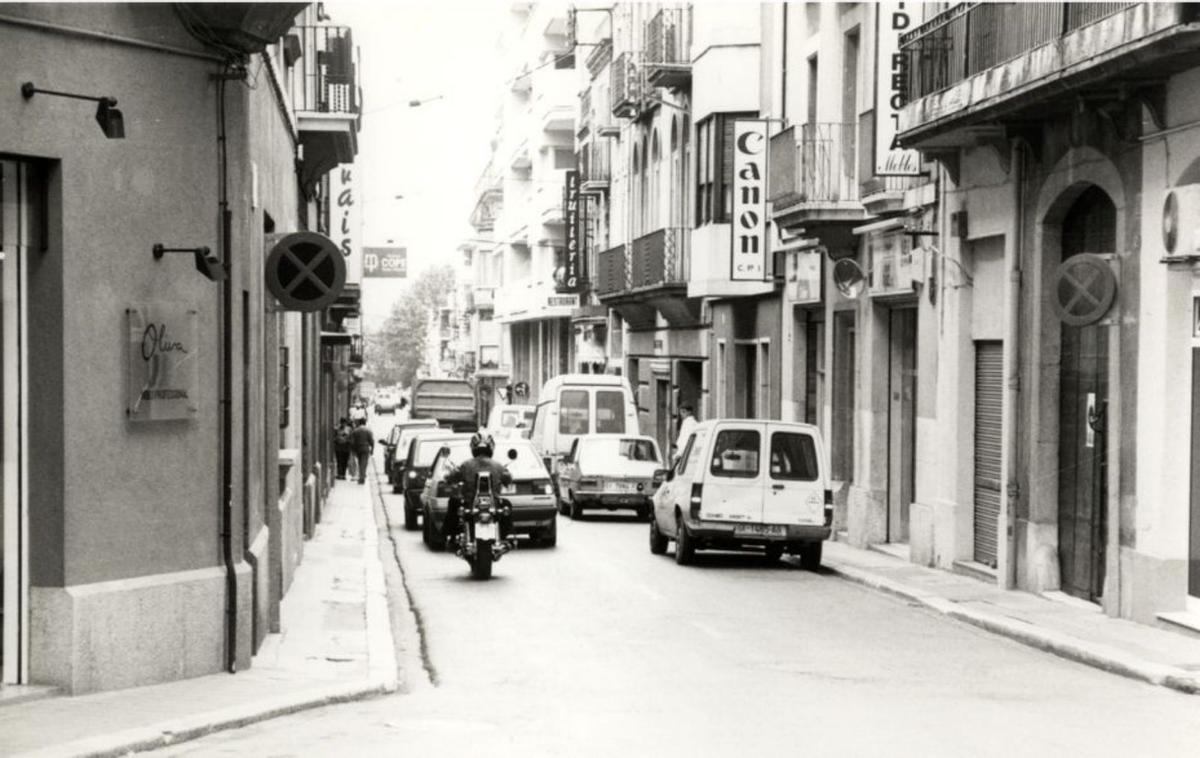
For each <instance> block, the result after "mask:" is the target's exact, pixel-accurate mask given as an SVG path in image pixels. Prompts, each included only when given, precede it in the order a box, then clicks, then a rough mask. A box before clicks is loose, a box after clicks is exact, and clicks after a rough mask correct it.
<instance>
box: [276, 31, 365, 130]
mask: <svg viewBox="0 0 1200 758" xmlns="http://www.w3.org/2000/svg"><path fill="white" fill-rule="evenodd" d="M295 31H296V33H297V34H298V35H299V36H300V45H301V49H302V50H303V51H304V54H303V55H302V56H301V57H300V60H299V64H300V68H301V74H302V75H301V76H298V77H296V79H295V81H294V82H293V84H292V92H291V95H292V105H293V107H294V108H295V109H296V111H297V112H313V113H334V114H336V113H344V114H347V115H355V116H357V115H358V113H359V109H360V107H361V102H360V101H361V95H360V92H359V85H358V50H357V48H355V47H354V37H353V35H352V33H351V31H350V28H349V27H347V26H299V27H295Z"/></svg>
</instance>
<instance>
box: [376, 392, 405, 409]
mask: <svg viewBox="0 0 1200 758" xmlns="http://www.w3.org/2000/svg"><path fill="white" fill-rule="evenodd" d="M373 402H374V404H375V415H379V414H380V413H395V412H396V407H397V406H399V405H400V398H399V397H398V396H397V395H396V393H394V392H392V391H391V390H380V391H378V392H376V393H375V400H374V401H373Z"/></svg>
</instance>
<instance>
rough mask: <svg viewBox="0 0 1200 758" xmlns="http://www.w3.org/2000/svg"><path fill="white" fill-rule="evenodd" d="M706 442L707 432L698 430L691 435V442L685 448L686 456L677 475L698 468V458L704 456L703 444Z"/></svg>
mask: <svg viewBox="0 0 1200 758" xmlns="http://www.w3.org/2000/svg"><path fill="white" fill-rule="evenodd" d="M707 441H708V432H707V431H705V430H703V429H702V430H700V431H698V432H696V433H695V434H693V435H692V442H691V444H690V446H689V447H688V448H687V454H686V456H685V457H684V458H682V460H683V468H681V469H680V470H679V473H681V474H682V473H683V472H684V471H693V470H695V469H696V468H698V467H699V466H700V456H702V455H704V443H705V442H707Z"/></svg>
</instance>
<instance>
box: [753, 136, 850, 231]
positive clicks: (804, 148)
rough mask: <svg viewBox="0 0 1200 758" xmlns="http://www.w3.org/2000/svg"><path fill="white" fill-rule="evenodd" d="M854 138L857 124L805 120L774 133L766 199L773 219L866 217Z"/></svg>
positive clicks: (808, 221) (846, 220)
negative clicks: (770, 206)
mask: <svg viewBox="0 0 1200 758" xmlns="http://www.w3.org/2000/svg"><path fill="white" fill-rule="evenodd" d="M855 141H856V140H855V129H854V124H822V123H817V124H801V125H800V126H797V127H792V128H790V129H784V130H783V131H782V132H780V133H779V134H776V135H775V136H774V137H772V138H771V147H770V151H771V152H770V164H769V165H770V176H769V180H768V194H767V199H768V200H769V201H771V204H772V206H773V208H774V216H775V218H776V219H784V218H786V219H787V221H788V222H791V223H804V224H809V225H820V224H829V223H833V224H846V223H851V222H858V221H861V220H862V219H863V218H865V216H866V210H865V209H864V208H863V204H862V203H861V202H859V194H858V190H859V187H858V178H857V163H856V150H855ZM811 231H813V230H811V229H810V232H811Z"/></svg>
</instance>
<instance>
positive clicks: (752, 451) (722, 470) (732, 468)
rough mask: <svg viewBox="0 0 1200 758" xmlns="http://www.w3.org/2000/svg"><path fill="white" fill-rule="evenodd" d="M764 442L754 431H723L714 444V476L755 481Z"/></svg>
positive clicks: (712, 468)
mask: <svg viewBox="0 0 1200 758" xmlns="http://www.w3.org/2000/svg"><path fill="white" fill-rule="evenodd" d="M761 444H762V440H761V438H760V437H759V434H758V432H757V431H755V430H753V429H722V430H721V431H719V432H717V439H716V441H715V442H714V443H713V452H712V464H711V466H710V467H709V471H711V472H712V473H713V475H714V476H729V477H741V478H745V479H753V478H754V477H756V476H758V456H759V450H760V449H761Z"/></svg>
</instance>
